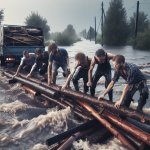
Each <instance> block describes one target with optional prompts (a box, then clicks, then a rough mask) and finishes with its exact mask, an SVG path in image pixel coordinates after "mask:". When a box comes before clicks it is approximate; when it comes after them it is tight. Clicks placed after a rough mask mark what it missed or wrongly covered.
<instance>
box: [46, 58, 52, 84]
mask: <svg viewBox="0 0 150 150" xmlns="http://www.w3.org/2000/svg"><path fill="white" fill-rule="evenodd" d="M51 70H52V62H51V61H49V63H48V68H47V71H48V77H47V80H48V85H50V84H51Z"/></svg>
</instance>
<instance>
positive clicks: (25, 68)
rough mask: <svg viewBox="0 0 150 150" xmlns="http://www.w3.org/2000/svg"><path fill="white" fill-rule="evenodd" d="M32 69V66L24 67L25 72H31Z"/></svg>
mask: <svg viewBox="0 0 150 150" xmlns="http://www.w3.org/2000/svg"><path fill="white" fill-rule="evenodd" d="M31 68H32V65H24V66H23V70H24V71H25V72H30V70H31Z"/></svg>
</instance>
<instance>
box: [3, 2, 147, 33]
mask: <svg viewBox="0 0 150 150" xmlns="http://www.w3.org/2000/svg"><path fill="white" fill-rule="evenodd" d="M101 2H102V0H38V1H37V0H11V1H10V0H0V4H1V5H0V9H4V22H3V23H4V24H16V25H24V22H25V18H26V17H27V16H28V15H29V14H30V13H31V12H38V13H39V14H40V15H41V16H42V17H44V18H46V19H47V21H48V25H49V26H50V28H51V32H56V31H63V30H64V29H65V28H66V26H67V25H68V24H72V25H73V26H74V28H75V29H76V31H77V32H80V31H82V30H83V29H85V28H86V29H88V28H89V27H90V26H94V17H95V16H96V17H97V24H98V23H99V22H100V17H101ZM109 2H110V0H105V1H104V10H105V13H106V11H107V9H108V6H109ZM123 3H124V7H125V8H126V11H127V16H128V18H129V17H130V16H131V15H132V14H133V12H135V11H136V3H137V0H123ZM149 6H150V1H149V0H140V11H144V13H145V14H147V15H148V18H150V11H149Z"/></svg>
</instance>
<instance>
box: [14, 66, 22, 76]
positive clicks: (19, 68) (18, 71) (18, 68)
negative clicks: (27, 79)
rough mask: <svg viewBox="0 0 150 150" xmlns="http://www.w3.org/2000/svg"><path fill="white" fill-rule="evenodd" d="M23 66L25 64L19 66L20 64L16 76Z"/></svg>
mask: <svg viewBox="0 0 150 150" xmlns="http://www.w3.org/2000/svg"><path fill="white" fill-rule="evenodd" d="M22 66H23V65H19V66H18V69H17V71H16V73H15V75H14V76H17V75H18V74H19V71H20V69H21V68H22Z"/></svg>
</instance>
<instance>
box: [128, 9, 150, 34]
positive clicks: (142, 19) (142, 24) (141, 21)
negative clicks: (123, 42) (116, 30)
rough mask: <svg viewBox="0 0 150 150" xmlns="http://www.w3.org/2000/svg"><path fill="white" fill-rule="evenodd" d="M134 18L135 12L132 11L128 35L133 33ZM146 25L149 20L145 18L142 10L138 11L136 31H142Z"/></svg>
mask: <svg viewBox="0 0 150 150" xmlns="http://www.w3.org/2000/svg"><path fill="white" fill-rule="evenodd" d="M135 20H136V13H133V16H132V17H130V21H129V29H130V36H133V35H134V31H135ZM148 25H149V21H148V19H147V15H146V14H145V13H144V12H139V18H138V32H144V30H145V29H147V28H148Z"/></svg>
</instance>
